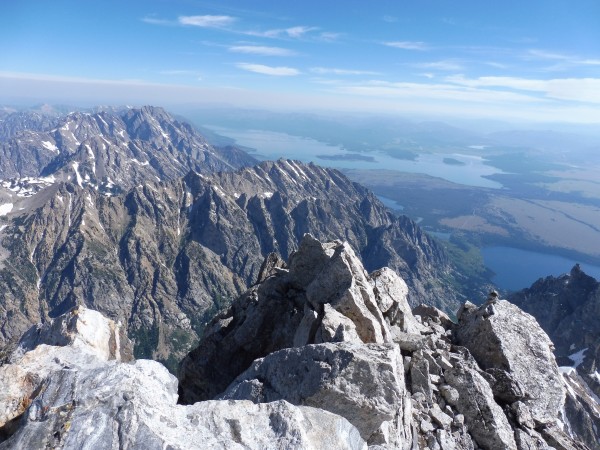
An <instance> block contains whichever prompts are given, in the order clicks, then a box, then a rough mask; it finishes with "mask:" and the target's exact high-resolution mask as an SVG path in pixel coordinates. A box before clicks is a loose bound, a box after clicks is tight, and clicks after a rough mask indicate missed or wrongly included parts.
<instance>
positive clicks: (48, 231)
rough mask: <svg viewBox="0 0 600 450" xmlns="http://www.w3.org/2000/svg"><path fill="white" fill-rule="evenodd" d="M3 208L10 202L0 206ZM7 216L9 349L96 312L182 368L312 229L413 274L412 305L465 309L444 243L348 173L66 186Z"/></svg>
mask: <svg viewBox="0 0 600 450" xmlns="http://www.w3.org/2000/svg"><path fill="white" fill-rule="evenodd" d="M0 201H2V200H0ZM8 201H10V202H11V204H13V203H12V202H14V206H12V209H11V211H10V212H9V213H8V214H7V215H5V216H2V217H0V243H1V248H0V345H1V343H7V342H10V341H14V340H15V339H18V337H19V336H20V335H21V334H22V333H23V332H24V331H25V330H26V329H27V328H28V327H29V326H30V325H31V324H32V323H37V322H38V321H41V320H46V319H47V318H49V317H56V316H58V315H60V314H62V313H64V312H65V311H67V310H68V309H70V308H72V307H74V306H76V305H78V304H82V305H87V306H89V307H91V308H94V309H96V310H98V311H100V312H102V313H103V314H105V315H106V316H108V317H110V318H112V319H114V320H121V321H122V323H123V324H124V325H125V326H126V327H127V332H128V334H129V336H130V337H131V338H132V339H133V340H134V342H135V350H136V355H138V356H143V357H151V356H152V357H153V358H156V359H160V360H163V361H167V360H168V362H169V365H170V367H171V368H172V367H174V366H175V365H176V363H177V361H178V360H179V359H180V358H181V357H182V356H183V355H184V354H185V353H186V352H187V351H188V350H189V349H190V345H191V344H192V343H193V342H194V341H195V340H196V339H197V335H198V334H199V333H200V332H201V330H202V327H203V323H204V322H205V320H207V319H209V318H210V317H212V315H214V313H215V312H216V311H217V310H218V309H219V308H221V307H225V306H227V304H228V303H229V302H230V301H231V299H233V298H235V297H236V296H237V295H239V294H240V293H241V292H243V291H244V290H245V289H247V287H248V286H249V285H250V284H251V283H252V282H253V281H254V280H255V279H256V277H257V275H258V271H259V269H260V265H261V262H262V260H263V258H264V257H265V256H266V255H267V254H268V253H269V252H272V251H275V252H278V253H280V254H281V255H283V256H284V257H285V258H287V257H288V256H289V254H290V253H291V252H292V251H293V250H295V249H296V247H297V242H298V239H300V238H301V237H302V235H303V234H304V233H308V232H309V233H312V234H313V235H315V236H316V237H318V238H319V239H323V240H328V239H337V238H341V239H346V240H348V241H349V242H350V243H351V244H352V245H353V246H354V247H355V248H357V249H358V251H359V253H360V255H361V257H362V258H363V260H364V261H365V264H366V266H367V267H368V268H369V269H370V270H372V269H374V268H377V267H381V266H382V265H387V266H390V267H392V268H393V269H394V270H396V271H398V272H399V273H401V274H402V276H403V277H404V278H405V279H406V281H407V283H408V285H409V286H410V287H411V292H410V301H411V302H412V303H413V304H417V303H420V302H423V301H429V302H431V303H433V304H437V305H438V306H445V307H449V305H457V304H458V302H457V297H458V294H457V293H456V292H455V291H454V289H453V288H452V287H451V286H450V285H449V283H448V282H447V281H444V280H447V279H448V278H449V277H451V276H452V269H451V267H450V265H449V263H448V261H447V259H446V256H445V254H444V252H443V250H442V249H441V247H440V246H438V245H437V244H436V243H435V242H434V241H433V240H431V239H429V238H428V237H427V235H425V234H424V233H423V232H422V231H421V230H420V229H419V228H418V227H417V225H416V224H415V223H414V222H412V221H411V220H409V219H408V218H406V217H394V216H393V215H391V214H390V213H388V211H387V210H386V209H385V207H384V206H383V205H382V204H381V203H380V202H379V200H377V199H376V198H375V197H374V196H373V194H372V193H370V192H369V191H368V190H367V189H365V188H363V187H361V186H359V185H357V184H354V183H352V182H350V181H349V180H348V179H347V178H345V177H344V176H343V175H341V174H340V173H339V172H337V171H335V170H331V169H323V168H320V167H318V166H315V165H312V164H310V165H303V164H301V163H298V162H293V161H283V160H282V161H277V162H264V163H261V164H259V165H257V166H254V167H250V168H244V169H241V170H238V171H235V172H220V173H215V174H208V173H207V174H199V173H196V172H190V173H188V174H187V175H186V176H185V177H183V178H180V179H176V180H174V181H171V182H152V181H147V182H145V183H144V184H143V185H141V186H136V187H134V188H132V189H131V190H129V191H128V192H125V193H123V194H119V195H105V193H102V192H100V191H99V190H96V189H95V188H94V187H91V186H86V185H82V186H79V185H77V184H76V183H70V182H62V183H61V182H55V183H53V184H52V185H50V186H48V187H46V188H45V189H43V190H41V191H40V192H38V193H37V194H35V195H33V196H30V197H18V198H17V196H16V194H15V196H14V197H13V198H11V199H10V200H8Z"/></svg>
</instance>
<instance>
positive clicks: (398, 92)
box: [336, 80, 545, 105]
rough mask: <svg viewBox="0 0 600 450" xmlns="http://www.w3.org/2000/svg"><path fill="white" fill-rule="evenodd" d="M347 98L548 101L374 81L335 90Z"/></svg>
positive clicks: (451, 86) (443, 86)
mask: <svg viewBox="0 0 600 450" xmlns="http://www.w3.org/2000/svg"><path fill="white" fill-rule="evenodd" d="M336 90H338V91H339V92H343V93H346V94H355V95H364V96H371V97H383V98H397V99H406V100H414V99H422V100H423V101H434V100H435V101H441V100H443V101H456V102H460V103H494V104H505V105H509V104H513V105H514V104H536V103H537V104H539V103H543V102H544V101H545V100H544V99H542V98H538V97H536V96H532V95H527V94H521V93H517V92H509V91H499V90H493V89H478V88H473V87H470V86H457V85H454V84H452V83H414V82H389V81H384V80H371V81H369V82H366V83H356V84H345V85H343V86H339V87H337V88H336Z"/></svg>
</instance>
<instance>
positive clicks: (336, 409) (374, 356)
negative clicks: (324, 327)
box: [219, 343, 410, 440]
mask: <svg viewBox="0 0 600 450" xmlns="http://www.w3.org/2000/svg"><path fill="white" fill-rule="evenodd" d="M404 395H405V386H404V370H403V368H402V356H401V355H400V352H399V350H398V348H397V347H395V346H393V345H389V344H387V345H381V344H366V345H365V344H357V343H337V344H331V343H330V344H319V345H307V346H304V347H300V348H292V349H285V350H280V351H278V352H275V353H271V354H270V355H268V356H266V357H265V358H262V359H259V360H257V361H255V362H254V363H253V364H252V366H251V367H250V368H249V369H248V370H246V371H245V372H244V373H242V374H241V375H240V376H239V377H237V378H236V380H235V381H234V382H233V383H232V384H231V386H229V388H228V389H227V391H225V393H224V394H223V395H221V396H219V398H220V399H235V400H242V399H247V400H252V401H253V402H255V403H264V402H272V401H275V400H286V401H288V402H290V403H292V404H294V405H307V406H314V407H318V408H321V409H324V410H326V411H330V412H333V413H335V414H339V415H341V416H343V417H345V418H346V419H348V421H350V423H352V424H353V425H354V426H356V428H358V430H359V431H360V433H361V436H362V437H363V438H364V439H365V440H369V439H370V437H371V436H372V435H373V434H374V433H375V432H376V431H377V430H378V429H379V428H380V427H381V425H382V423H383V422H386V421H387V422H392V421H393V420H394V419H395V418H396V416H397V415H399V414H401V411H399V406H400V404H401V400H402V398H403V396H404ZM404 419H405V420H406V419H409V420H410V418H404Z"/></svg>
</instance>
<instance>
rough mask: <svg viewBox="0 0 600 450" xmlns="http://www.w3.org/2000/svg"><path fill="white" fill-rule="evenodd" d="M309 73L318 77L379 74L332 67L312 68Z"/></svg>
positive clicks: (377, 73)
mask: <svg viewBox="0 0 600 450" xmlns="http://www.w3.org/2000/svg"><path fill="white" fill-rule="evenodd" d="M310 71H311V72H312V73H316V74H319V75H380V73H379V72H373V71H370V70H352V69H338V68H334V67H313V68H311V69H310Z"/></svg>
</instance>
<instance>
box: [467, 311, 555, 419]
mask: <svg viewBox="0 0 600 450" xmlns="http://www.w3.org/2000/svg"><path fill="white" fill-rule="evenodd" d="M455 335H456V340H457V342H458V343H459V344H460V345H464V346H465V347H467V348H468V349H469V351H470V352H471V353H472V354H473V356H474V357H475V359H476V360H477V362H478V364H479V365H480V366H481V367H482V368H483V369H484V370H487V369H500V370H501V371H504V372H506V373H507V374H508V375H507V376H505V377H504V378H503V379H504V381H507V380H508V376H510V378H511V380H512V383H513V384H512V385H513V387H514V392H512V393H507V395H508V396H516V397H519V396H520V395H517V393H518V392H517V391H518V390H523V391H524V393H523V395H525V396H526V397H525V398H523V400H522V401H523V402H525V404H527V406H528V407H529V409H530V410H531V414H532V416H533V419H534V420H535V421H536V422H537V423H539V424H544V423H552V422H554V421H555V420H556V419H557V416H558V412H559V411H560V410H561V409H562V408H563V405H564V402H565V389H564V387H563V383H562V380H561V376H560V374H559V371H558V366H557V365H556V360H555V358H554V355H553V354H552V342H551V341H550V339H549V338H548V336H547V335H546V333H544V331H543V330H542V329H541V328H540V326H539V325H538V324H537V322H536V320H535V319H534V318H533V317H532V316H530V315H529V314H527V313H525V312H523V311H522V310H521V309H519V308H518V307H517V306H515V305H513V304H511V303H509V302H508V301H506V300H500V301H497V302H495V303H488V304H485V305H483V306H481V307H479V308H470V309H463V311H462V313H461V315H460V317H459V323H458V326H457V327H456V332H455ZM498 373H500V372H498ZM504 384H505V385H506V384H507V383H504ZM508 384H510V383H508ZM517 387H518V388H517ZM515 400H516V398H515Z"/></svg>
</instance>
